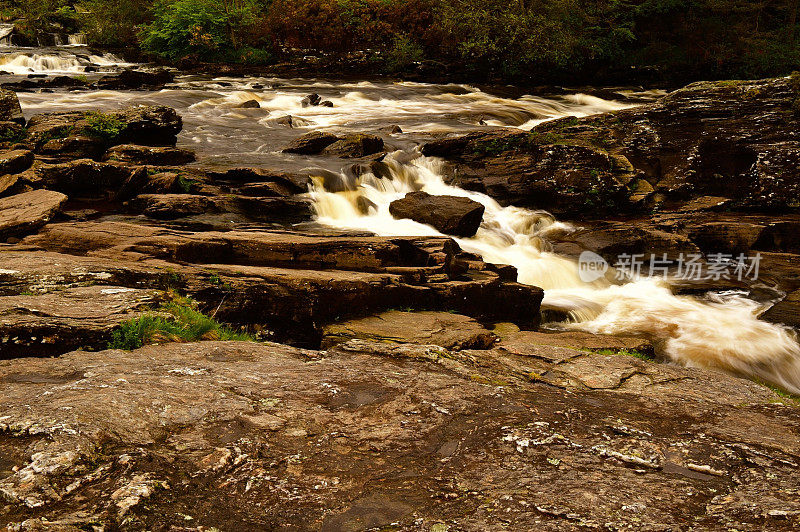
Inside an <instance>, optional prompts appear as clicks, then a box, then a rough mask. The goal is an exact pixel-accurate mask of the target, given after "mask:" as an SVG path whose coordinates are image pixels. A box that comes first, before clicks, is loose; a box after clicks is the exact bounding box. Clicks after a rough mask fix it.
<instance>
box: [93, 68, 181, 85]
mask: <svg viewBox="0 0 800 532" xmlns="http://www.w3.org/2000/svg"><path fill="white" fill-rule="evenodd" d="M174 80H175V76H174V75H173V74H172V72H170V71H169V70H166V69H158V70H155V71H144V70H133V69H127V70H123V71H122V72H120V73H119V74H116V75H113V76H103V77H102V78H100V80H99V81H98V82H97V88H98V89H100V90H131V89H147V90H158V89H161V88H163V87H164V85H166V84H167V83H172V82H173V81H174Z"/></svg>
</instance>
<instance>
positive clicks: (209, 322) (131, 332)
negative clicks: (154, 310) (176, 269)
mask: <svg viewBox="0 0 800 532" xmlns="http://www.w3.org/2000/svg"><path fill="white" fill-rule="evenodd" d="M159 310H160V312H161V313H162V314H166V315H159V314H148V315H144V316H140V317H138V318H134V319H131V320H128V321H126V322H125V323H123V324H122V325H120V327H119V328H118V329H117V330H116V331H114V333H113V335H112V338H111V341H110V342H109V344H108V347H109V349H124V350H128V351H130V350H133V349H138V348H140V347H142V346H143V345H147V344H152V343H165V342H195V341H199V340H238V341H248V342H252V341H255V340H254V339H253V337H251V336H250V335H248V334H245V333H240V332H236V331H233V330H232V329H230V328H228V327H225V326H223V325H221V324H220V323H219V322H217V321H216V320H214V319H213V318H210V317H208V316H206V315H205V314H203V313H202V312H200V311H198V310H197V303H196V302H195V301H193V300H191V299H190V298H185V297H175V298H173V300H172V301H170V302H169V303H166V304H165V305H163V306H162V307H161V308H160V309H159Z"/></svg>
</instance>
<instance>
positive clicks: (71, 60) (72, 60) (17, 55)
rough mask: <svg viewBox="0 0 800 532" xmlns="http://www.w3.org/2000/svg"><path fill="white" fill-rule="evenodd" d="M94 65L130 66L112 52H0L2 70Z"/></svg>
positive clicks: (54, 69) (35, 70) (50, 71)
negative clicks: (83, 53) (79, 54)
mask: <svg viewBox="0 0 800 532" xmlns="http://www.w3.org/2000/svg"><path fill="white" fill-rule="evenodd" d="M88 66H93V67H99V68H101V69H105V70H109V69H113V68H116V67H124V66H128V63H125V62H123V61H122V60H121V59H119V58H117V57H116V56H114V55H112V54H103V55H90V56H78V55H75V54H73V53H70V52H67V51H52V50H40V51H38V52H35V51H15V52H13V53H5V54H0V71H5V72H9V73H11V74H17V75H26V74H31V73H36V74H58V73H77V72H85V71H86V67H88Z"/></svg>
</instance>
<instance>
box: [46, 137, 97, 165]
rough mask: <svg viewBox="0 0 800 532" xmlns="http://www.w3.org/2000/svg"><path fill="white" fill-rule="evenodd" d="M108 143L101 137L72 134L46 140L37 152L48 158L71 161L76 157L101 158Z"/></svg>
mask: <svg viewBox="0 0 800 532" xmlns="http://www.w3.org/2000/svg"><path fill="white" fill-rule="evenodd" d="M105 149H106V143H105V142H104V141H103V140H102V139H99V138H94V137H88V136H85V135H71V136H68V137H64V138H59V139H53V140H49V141H47V142H45V143H44V144H43V145H42V146H41V147H40V148H39V149H38V150H37V153H39V154H40V155H44V156H46V157H47V158H48V160H51V161H52V160H59V161H71V160H74V159H95V160H97V159H100V157H101V156H102V155H103V152H104V151H105Z"/></svg>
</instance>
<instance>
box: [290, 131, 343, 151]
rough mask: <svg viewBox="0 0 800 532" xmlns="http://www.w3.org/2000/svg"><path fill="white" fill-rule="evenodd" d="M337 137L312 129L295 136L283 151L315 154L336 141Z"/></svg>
mask: <svg viewBox="0 0 800 532" xmlns="http://www.w3.org/2000/svg"><path fill="white" fill-rule="evenodd" d="M338 140H339V137H338V136H336V135H334V134H333V133H326V132H324V131H313V132H311V133H306V134H305V135H303V136H301V137H298V138H296V139H295V140H293V141H292V142H291V143H290V144H289V145H288V146H286V147H285V148H284V149H283V152H284V153H299V154H303V155H316V154H318V153H322V150H324V149H325V148H327V147H328V146H330V145H331V144H333V143H334V142H336V141H338Z"/></svg>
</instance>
